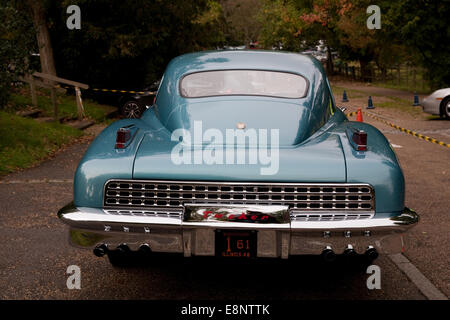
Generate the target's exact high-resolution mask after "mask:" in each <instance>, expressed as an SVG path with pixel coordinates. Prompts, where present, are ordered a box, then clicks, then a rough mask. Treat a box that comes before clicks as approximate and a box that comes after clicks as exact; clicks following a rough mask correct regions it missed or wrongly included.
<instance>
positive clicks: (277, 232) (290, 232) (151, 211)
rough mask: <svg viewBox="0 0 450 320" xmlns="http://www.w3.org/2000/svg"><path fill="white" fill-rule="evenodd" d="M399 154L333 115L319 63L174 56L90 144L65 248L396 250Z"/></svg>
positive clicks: (248, 253)
mask: <svg viewBox="0 0 450 320" xmlns="http://www.w3.org/2000/svg"><path fill="white" fill-rule="evenodd" d="M404 199H405V182H404V177H403V173H402V170H401V168H400V166H399V163H398V161H397V158H396V156H395V153H394V151H393V150H392V148H391V147H390V145H389V142H388V141H387V139H386V138H385V137H384V136H383V134H382V133H381V132H380V131H379V130H377V129H376V128H374V127H373V126H371V125H369V124H366V123H362V122H352V121H348V120H347V118H346V116H345V114H344V113H343V112H342V111H341V110H340V109H339V108H337V107H336V105H335V102H334V99H333V95H332V93H331V89H330V85H329V83H328V80H327V77H326V75H325V73H324V71H323V69H322V66H321V65H320V64H319V63H318V62H317V60H315V59H313V58H311V57H309V56H305V55H301V54H296V53H282V52H269V51H253V50H252V51H209V52H198V53H190V54H186V55H182V56H179V57H177V58H175V59H173V60H172V61H171V62H170V64H169V65H168V66H167V69H166V71H165V74H164V76H163V79H162V81H161V84H160V87H159V89H158V93H157V97H156V101H155V104H154V105H153V106H151V107H150V108H148V109H147V110H146V111H145V113H144V114H143V116H142V117H141V118H140V119H126V120H120V121H117V122H115V123H113V124H111V125H110V126H109V127H107V128H106V129H105V130H104V131H103V132H102V133H101V134H100V135H99V136H98V137H97V138H96V139H95V141H93V142H92V144H91V145H90V147H89V149H88V151H87V152H86V154H85V155H84V157H83V159H82V160H81V162H80V164H79V166H78V169H77V171H76V174H75V181H74V201H73V203H71V204H69V205H67V206H66V207H64V208H62V209H61V210H60V211H59V213H58V216H59V218H60V219H61V220H62V221H63V222H64V223H66V224H68V225H69V226H70V240H71V242H72V244H74V245H75V246H78V247H84V248H91V249H92V248H93V249H94V253H95V254H96V255H97V256H103V255H107V256H108V257H109V259H110V261H111V262H112V263H113V264H121V263H123V262H124V260H125V261H126V259H127V258H128V257H130V255H132V254H133V255H135V254H137V253H138V254H141V253H142V254H151V253H153V252H167V253H169V252H170V253H179V254H183V255H184V256H185V257H191V256H217V257H222V258H230V259H231V258H255V257H271V258H283V259H286V258H288V257H289V256H293V255H301V254H321V255H322V256H323V257H324V259H326V260H333V259H334V258H335V257H336V254H345V255H349V256H350V255H354V254H365V255H366V256H367V257H368V258H369V259H375V258H376V257H377V256H378V252H382V253H394V252H400V251H402V250H403V249H404V248H403V241H402V238H401V236H402V234H403V233H404V232H405V231H407V230H408V229H409V228H411V227H412V226H414V225H415V224H416V223H417V222H418V215H417V214H416V213H415V212H414V211H412V210H410V209H408V208H406V207H405V205H404Z"/></svg>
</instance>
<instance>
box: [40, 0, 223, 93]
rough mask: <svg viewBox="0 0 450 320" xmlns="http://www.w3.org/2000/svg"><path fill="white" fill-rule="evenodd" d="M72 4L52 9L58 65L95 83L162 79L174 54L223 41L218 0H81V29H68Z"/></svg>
mask: <svg viewBox="0 0 450 320" xmlns="http://www.w3.org/2000/svg"><path fill="white" fill-rule="evenodd" d="M70 4H72V1H70V0H65V1H51V4H50V5H49V7H48V14H47V16H48V19H49V24H50V28H49V31H50V35H51V38H52V43H53V48H54V52H55V63H56V68H57V70H58V74H59V76H61V77H64V78H68V79H73V80H75V81H80V82H84V83H88V84H90V85H91V86H93V87H100V88H118V89H137V88H141V87H142V86H144V85H149V84H151V83H152V82H154V81H155V80H157V79H159V77H161V75H162V72H163V71H164V68H165V67H166V65H167V63H168V62H169V61H170V59H172V58H173V57H175V56H177V55H180V54H183V53H186V52H190V51H196V50H204V49H209V48H215V47H216V46H218V45H221V44H222V43H223V37H222V35H221V32H220V28H219V20H220V16H221V14H220V6H217V1H214V0H199V1H184V0H173V1H161V0H136V1H123V0H95V1H93V0H79V1H77V4H78V6H79V7H80V9H81V29H80V30H68V29H67V27H66V19H67V17H68V15H67V14H66V8H67V6H68V5H70Z"/></svg>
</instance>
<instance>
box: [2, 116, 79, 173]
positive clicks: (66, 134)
mask: <svg viewBox="0 0 450 320" xmlns="http://www.w3.org/2000/svg"><path fill="white" fill-rule="evenodd" d="M82 134H83V133H82V132H81V131H80V130H77V129H73V128H71V127H68V126H64V125H61V124H59V123H39V122H37V121H35V120H33V119H27V118H22V117H19V116H16V115H13V114H10V113H6V112H4V111H0V136H1V137H2V138H1V139H0V175H4V174H7V173H10V172H13V171H15V170H17V169H22V168H27V167H30V166H32V165H34V164H36V163H38V162H39V161H41V160H43V159H45V158H46V157H48V156H49V155H51V154H52V153H53V152H55V151H56V150H57V149H59V148H60V147H61V146H62V145H63V144H65V143H68V142H70V141H71V140H72V139H74V138H76V137H80V136H81V135H82Z"/></svg>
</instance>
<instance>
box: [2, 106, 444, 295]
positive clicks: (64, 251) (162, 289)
mask: <svg viewBox="0 0 450 320" xmlns="http://www.w3.org/2000/svg"><path fill="white" fill-rule="evenodd" d="M358 103H360V104H361V105H362V103H363V102H362V101H360V102H357V101H354V102H351V103H349V104H348V105H349V108H350V110H349V111H353V110H356V109H354V107H355V106H357V105H358ZM350 104H352V105H351V106H350ZM374 112H377V113H378V114H379V115H386V116H389V117H390V118H389V120H391V121H392V122H402V125H403V126H405V127H408V125H410V126H413V127H412V128H411V129H416V130H417V131H419V132H420V131H421V129H423V130H441V131H439V132H436V134H435V135H431V134H429V135H431V136H436V138H440V139H442V140H444V141H449V140H450V139H449V135H450V121H447V122H446V121H440V120H434V121H425V120H414V119H410V120H402V121H400V120H398V121H397V119H403V117H402V115H398V114H397V115H394V116H391V115H390V114H389V113H383V110H381V109H380V110H378V109H376V110H375V111H374ZM393 117H394V118H395V117H397V118H396V119H394V118H393ZM365 120H366V119H365ZM367 120H368V122H370V123H372V124H374V125H375V126H377V127H378V128H380V130H382V131H383V132H385V133H386V135H387V137H388V139H389V140H390V142H391V143H393V144H395V145H397V146H401V147H396V148H395V151H396V153H397V155H398V157H399V159H400V162H401V165H402V167H403V169H404V173H405V176H406V183H407V197H406V204H407V205H408V206H409V207H412V208H414V209H415V210H416V211H418V212H419V213H420V214H421V216H422V221H421V224H420V226H418V227H417V228H416V229H415V230H414V231H413V232H412V233H411V235H410V236H409V237H408V239H407V245H408V250H407V252H406V253H405V255H406V256H407V257H408V258H409V259H410V260H411V262H412V263H414V265H416V266H417V268H418V269H419V270H420V271H421V272H422V273H423V274H424V275H425V276H426V277H427V278H429V279H430V280H431V282H432V283H433V284H434V285H435V286H436V287H438V288H439V289H440V290H441V291H442V292H444V294H446V295H447V296H448V295H449V293H450V288H449V268H448V267H449V258H448V257H449V255H448V249H447V248H448V247H447V245H448V240H449V239H448V237H449V233H448V230H449V220H448V217H447V211H448V208H449V207H450V206H449V205H450V198H449V197H448V190H449V189H448V185H449V184H448V183H449V168H448V164H449V163H450V149H448V148H447V149H446V148H444V147H441V146H439V145H435V144H431V143H429V142H425V141H421V140H419V139H417V138H415V137H412V136H408V135H405V134H402V133H400V132H396V131H395V130H394V129H392V128H390V127H387V126H386V125H383V124H381V123H379V122H376V121H373V120H370V119H367ZM408 121H409V122H408ZM87 146H88V143H87V142H86V143H82V144H77V145H73V146H71V147H69V148H68V149H67V150H65V151H64V152H61V153H59V154H57V156H56V157H55V158H54V159H51V160H48V161H46V162H44V163H42V164H41V165H39V166H38V167H35V168H32V169H29V170H25V171H23V172H18V173H15V174H11V175H9V176H7V177H4V178H3V179H2V180H3V183H0V243H2V254H1V255H0V298H1V299H232V300H234V299H248V300H251V299H276V300H279V299H425V297H424V295H422V293H421V292H420V291H419V289H418V288H417V286H416V285H415V284H414V283H413V282H412V281H410V279H409V278H408V277H407V276H406V275H405V274H404V273H403V272H402V271H400V270H399V268H398V267H397V266H396V265H395V264H394V263H393V262H392V261H391V260H390V259H389V258H388V257H386V256H381V257H380V258H379V259H377V260H376V261H375V262H374V264H376V265H378V266H379V267H380V269H381V289H374V290H369V289H368V288H367V286H366V281H367V278H368V276H369V275H368V274H366V272H365V268H363V267H361V266H360V267H359V268H358V267H356V266H352V265H349V264H347V263H346V262H345V261H337V262H335V263H333V264H323V263H322V262H321V260H320V259H318V258H317V257H302V258H301V259H298V260H295V261H289V262H286V261H279V260H276V261H255V262H252V263H246V264H243V263H240V264H237V263H227V264H221V263H219V262H217V261H215V260H213V259H179V258H176V257H174V258H172V257H166V258H164V257H161V258H157V259H154V260H153V261H149V263H148V264H146V265H142V266H135V267H129V268H114V267H112V266H111V265H110V264H109V262H108V261H107V259H106V258H97V257H95V256H94V255H93V254H92V252H90V251H87V250H80V249H75V248H72V247H71V246H70V245H69V243H68V236H67V230H66V228H65V226H64V225H63V224H62V223H61V222H59V221H58V219H57V217H56V212H57V211H58V209H59V208H60V207H62V206H63V205H65V204H66V203H68V202H69V201H71V200H72V184H71V183H70V182H67V181H66V179H68V180H70V179H72V178H73V174H74V170H75V169H76V166H77V164H78V162H79V160H80V159H81V157H82V154H83V152H84V151H85V149H86V148H87ZM46 179H47V180H46ZM4 181H12V182H16V183H9V184H6V183H4ZM70 265H77V266H79V267H80V269H81V289H80V290H77V289H73V290H69V289H68V288H67V286H66V280H67V277H68V274H66V270H67V267H68V266H70Z"/></svg>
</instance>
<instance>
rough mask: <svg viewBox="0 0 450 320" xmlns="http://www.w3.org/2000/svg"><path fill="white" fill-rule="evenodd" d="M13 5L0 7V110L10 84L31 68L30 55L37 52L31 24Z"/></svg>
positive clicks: (4, 102)
mask: <svg viewBox="0 0 450 320" xmlns="http://www.w3.org/2000/svg"><path fill="white" fill-rule="evenodd" d="M14 4H15V2H14V1H9V0H5V1H2V4H1V5H0V21H1V22H0V109H2V108H3V107H4V106H5V105H6V103H7V101H8V97H9V90H10V86H11V83H12V82H13V81H16V80H17V77H18V76H20V75H23V74H24V73H25V72H26V71H28V70H29V69H31V68H32V67H33V65H32V62H33V61H30V60H31V59H32V56H31V54H32V53H35V52H36V50H37V49H36V44H35V37H34V31H33V27H32V23H31V22H30V20H29V19H27V17H26V16H24V15H23V14H22V13H21V12H20V11H19V10H17V9H16V7H15V6H14Z"/></svg>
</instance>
